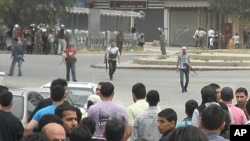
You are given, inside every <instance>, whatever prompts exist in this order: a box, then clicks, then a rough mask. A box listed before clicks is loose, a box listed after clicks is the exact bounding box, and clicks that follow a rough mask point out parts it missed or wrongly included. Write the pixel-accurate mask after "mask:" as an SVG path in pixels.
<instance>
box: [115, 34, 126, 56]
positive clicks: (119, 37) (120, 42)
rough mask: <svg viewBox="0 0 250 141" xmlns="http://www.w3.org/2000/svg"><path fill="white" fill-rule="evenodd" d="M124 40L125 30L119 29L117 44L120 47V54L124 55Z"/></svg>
mask: <svg viewBox="0 0 250 141" xmlns="http://www.w3.org/2000/svg"><path fill="white" fill-rule="evenodd" d="M123 40H124V35H123V32H122V31H119V33H118V34H117V35H116V45H117V47H118V48H119V52H120V55H122V48H123Z"/></svg>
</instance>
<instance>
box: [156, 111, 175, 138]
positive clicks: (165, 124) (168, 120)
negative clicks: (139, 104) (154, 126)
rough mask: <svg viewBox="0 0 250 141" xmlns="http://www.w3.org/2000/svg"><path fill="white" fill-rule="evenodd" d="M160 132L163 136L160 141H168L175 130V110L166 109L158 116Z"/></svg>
mask: <svg viewBox="0 0 250 141" xmlns="http://www.w3.org/2000/svg"><path fill="white" fill-rule="evenodd" d="M157 121H158V130H159V132H160V133H161V134H162V136H161V138H160V140H159V141H168V140H167V138H168V136H169V135H170V134H171V132H172V131H174V129H175V125H176V122H177V114H176V112H175V111H174V109H171V108H166V109H164V110H162V111H160V112H159V114H158V120H157Z"/></svg>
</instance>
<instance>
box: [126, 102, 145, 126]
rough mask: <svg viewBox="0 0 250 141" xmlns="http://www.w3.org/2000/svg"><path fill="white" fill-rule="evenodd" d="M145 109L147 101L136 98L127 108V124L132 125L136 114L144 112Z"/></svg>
mask: <svg viewBox="0 0 250 141" xmlns="http://www.w3.org/2000/svg"><path fill="white" fill-rule="evenodd" d="M147 109H148V103H147V102H146V100H145V99H140V100H137V101H136V103H134V104H132V105H130V106H129V107H128V108H127V114H128V119H129V126H133V125H134V121H135V117H136V116H137V115H138V114H141V113H143V112H145V110H147Z"/></svg>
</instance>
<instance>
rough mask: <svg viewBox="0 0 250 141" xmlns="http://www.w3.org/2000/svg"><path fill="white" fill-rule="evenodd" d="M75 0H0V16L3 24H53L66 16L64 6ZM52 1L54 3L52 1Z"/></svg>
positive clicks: (70, 5) (69, 5) (68, 5)
mask: <svg viewBox="0 0 250 141" xmlns="http://www.w3.org/2000/svg"><path fill="white" fill-rule="evenodd" d="M75 1H76V0H53V1H52V0H0V8H1V12H0V16H1V17H2V18H3V19H4V24H5V25H7V26H13V25H14V24H19V25H21V26H23V27H24V26H29V25H30V24H32V23H35V24H40V23H45V24H50V25H55V24H56V23H57V22H58V21H59V22H60V21H64V20H66V19H67V18H68V14H67V11H66V7H70V8H71V7H72V6H73V3H74V2H75ZM52 2H54V3H52ZM55 19H58V20H55Z"/></svg>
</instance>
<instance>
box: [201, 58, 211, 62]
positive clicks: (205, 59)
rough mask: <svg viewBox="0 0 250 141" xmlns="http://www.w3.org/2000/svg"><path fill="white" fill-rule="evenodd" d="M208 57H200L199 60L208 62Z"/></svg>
mask: <svg viewBox="0 0 250 141" xmlns="http://www.w3.org/2000/svg"><path fill="white" fill-rule="evenodd" d="M209 60H210V59H209V58H202V59H201V61H206V62H209Z"/></svg>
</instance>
